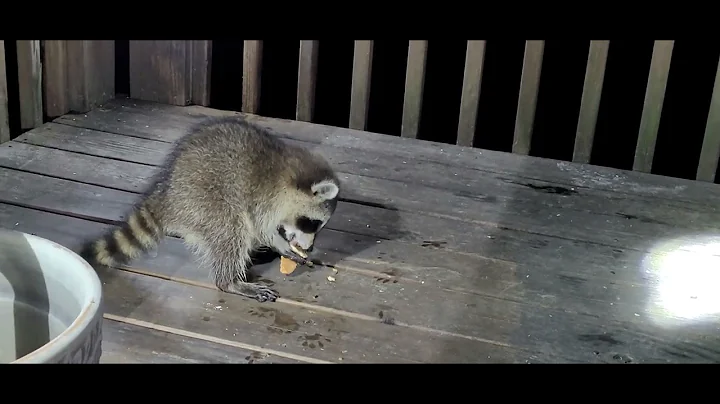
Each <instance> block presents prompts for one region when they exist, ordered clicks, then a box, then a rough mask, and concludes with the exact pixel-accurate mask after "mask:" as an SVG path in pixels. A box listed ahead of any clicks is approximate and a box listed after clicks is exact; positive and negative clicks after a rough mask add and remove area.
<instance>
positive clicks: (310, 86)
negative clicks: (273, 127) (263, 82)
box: [295, 41, 319, 122]
mask: <svg viewBox="0 0 720 404" xmlns="http://www.w3.org/2000/svg"><path fill="white" fill-rule="evenodd" d="M318 45H319V41H300V57H299V61H298V85H297V104H296V105H295V119H296V120H298V121H306V122H312V120H313V115H314V112H315V86H316V80H317V59H318Z"/></svg>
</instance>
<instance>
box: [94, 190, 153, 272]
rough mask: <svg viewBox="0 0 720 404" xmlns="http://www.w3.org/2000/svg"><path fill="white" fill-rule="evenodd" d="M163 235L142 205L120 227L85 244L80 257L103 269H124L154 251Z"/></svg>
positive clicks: (145, 207) (145, 203) (146, 207)
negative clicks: (102, 266)
mask: <svg viewBox="0 0 720 404" xmlns="http://www.w3.org/2000/svg"><path fill="white" fill-rule="evenodd" d="M163 235H164V233H163V231H162V228H161V226H160V223H159V222H158V220H157V219H156V217H155V216H154V215H153V214H152V213H151V211H150V209H148V204H147V201H145V202H143V203H141V204H140V205H139V206H138V207H137V208H136V209H135V210H133V211H132V212H131V213H130V215H129V217H128V220H127V221H126V222H125V223H123V224H122V225H121V226H120V227H116V228H113V229H112V230H110V231H109V232H108V233H106V234H105V235H103V236H102V237H101V238H99V239H97V240H95V241H92V242H90V243H88V244H87V245H86V246H85V248H84V249H83V251H82V253H81V255H82V256H83V258H84V259H85V260H87V261H89V262H94V263H98V264H101V265H105V266H118V265H124V264H127V263H129V262H130V261H132V260H134V259H135V258H138V257H139V256H140V255H141V254H143V253H145V252H147V251H150V250H152V249H154V248H156V247H157V243H158V241H160V239H161V238H162V237H163Z"/></svg>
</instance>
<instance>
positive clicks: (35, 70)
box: [17, 41, 43, 129]
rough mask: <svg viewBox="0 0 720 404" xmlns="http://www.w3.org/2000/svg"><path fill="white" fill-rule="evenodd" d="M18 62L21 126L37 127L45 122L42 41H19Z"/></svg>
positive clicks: (24, 127) (27, 127)
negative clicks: (41, 56) (41, 58)
mask: <svg viewBox="0 0 720 404" xmlns="http://www.w3.org/2000/svg"><path fill="white" fill-rule="evenodd" d="M17 62H18V87H19V90H20V94H19V95H20V127H21V128H22V129H32V128H36V127H38V126H40V125H42V124H43V105H42V104H43V102H42V61H41V60H40V41H17Z"/></svg>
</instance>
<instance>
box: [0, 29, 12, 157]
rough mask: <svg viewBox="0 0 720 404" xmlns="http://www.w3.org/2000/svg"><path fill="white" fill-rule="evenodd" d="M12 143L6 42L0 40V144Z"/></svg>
mask: <svg viewBox="0 0 720 404" xmlns="http://www.w3.org/2000/svg"><path fill="white" fill-rule="evenodd" d="M8 141H10V121H9V118H8V94H7V74H6V72H5V41H3V40H0V143H4V142H8Z"/></svg>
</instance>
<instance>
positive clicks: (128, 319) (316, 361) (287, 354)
mask: <svg viewBox="0 0 720 404" xmlns="http://www.w3.org/2000/svg"><path fill="white" fill-rule="evenodd" d="M103 317H104V318H105V319H108V320H111V321H117V322H120V323H126V324H131V325H135V326H138V327H143V328H147V329H151V330H157V331H162V332H166V333H168V334H174V335H181V336H183V337H188V338H194V339H198V340H202V341H208V342H213V343H215V344H220V345H227V346H231V347H234V348H241V349H246V350H248V351H254V352H262V353H265V354H269V355H275V356H279V357H282V358H288V359H293V360H296V361H300V362H306V363H314V364H330V363H333V362H329V361H323V360H319V359H315V358H311V357H308V356H302V355H295V354H293V353H290V352H283V351H278V350H275V349H268V348H263V347H261V346H257V345H250V344H245V343H242V342H237V341H230V340H228V339H223V338H217V337H213V336H212V335H205V334H199V333H196V332H191V331H186V330H181V329H179V328H174V327H167V326H164V325H161V324H156V323H150V322H148V321H143V320H136V319H134V318H131V317H123V316H117V315H114V314H109V313H105V314H103Z"/></svg>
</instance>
